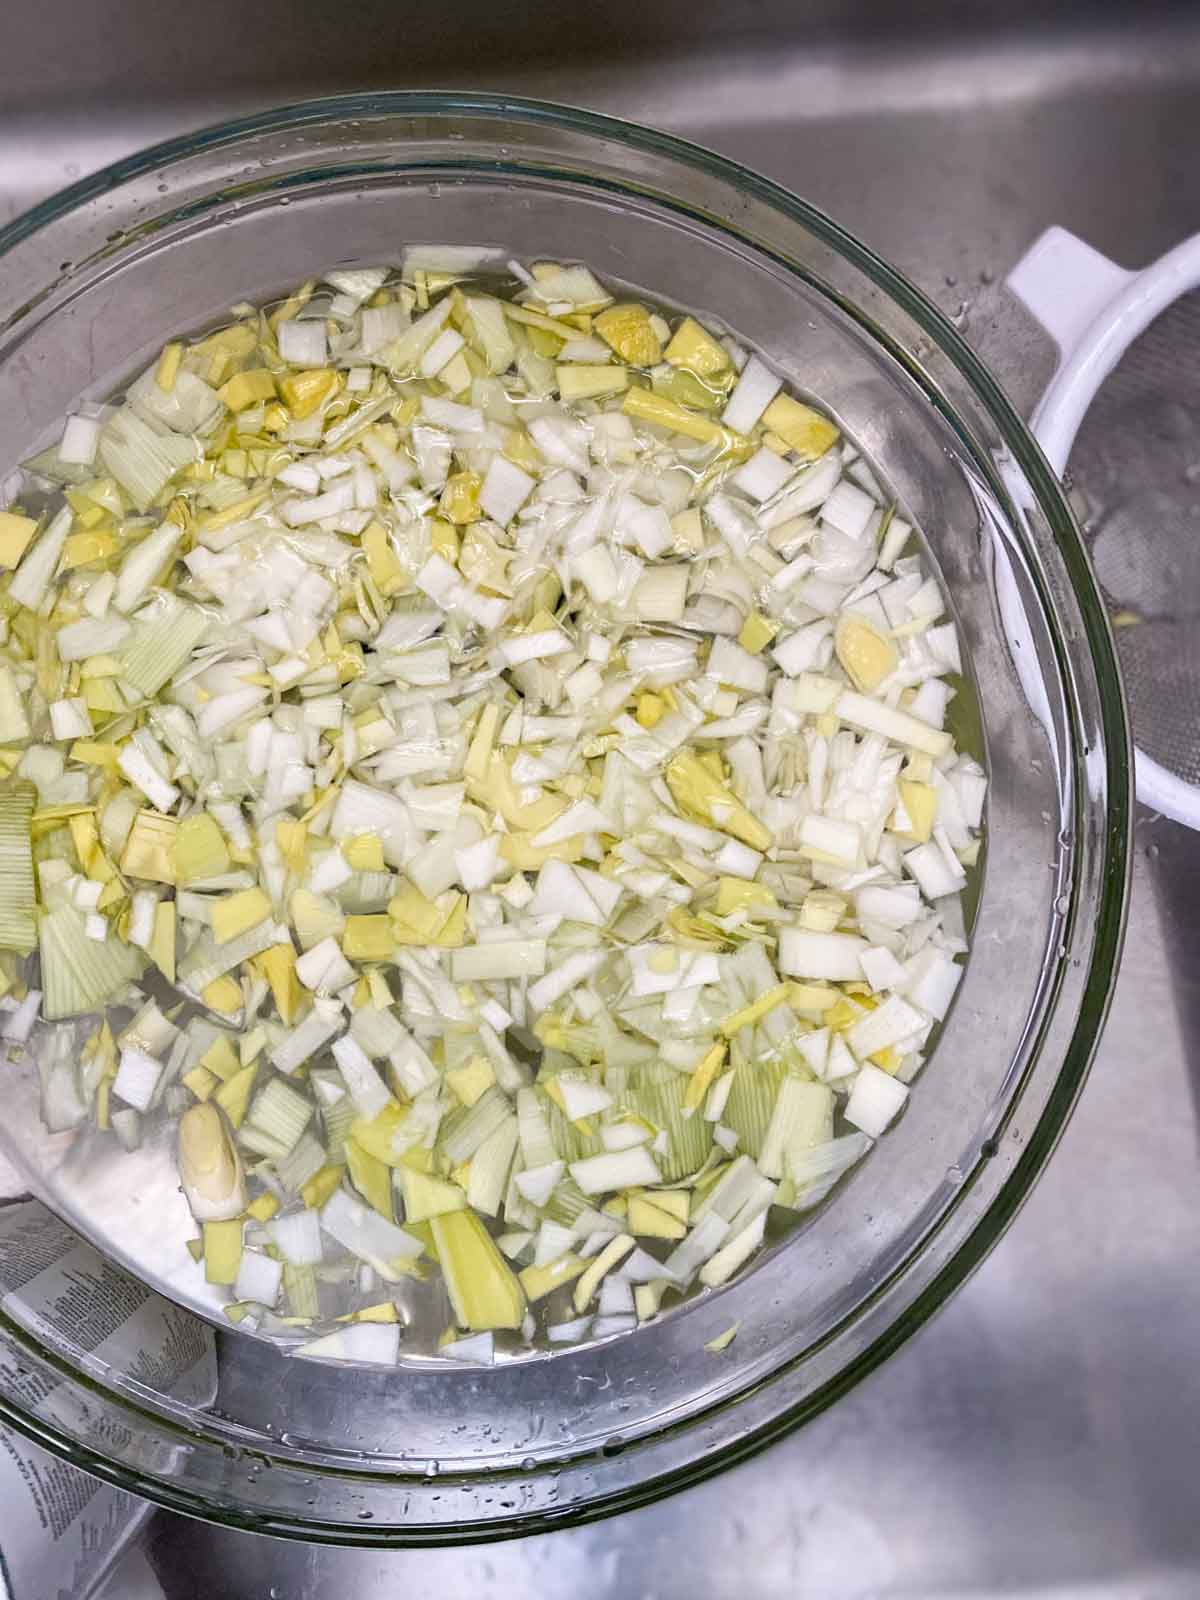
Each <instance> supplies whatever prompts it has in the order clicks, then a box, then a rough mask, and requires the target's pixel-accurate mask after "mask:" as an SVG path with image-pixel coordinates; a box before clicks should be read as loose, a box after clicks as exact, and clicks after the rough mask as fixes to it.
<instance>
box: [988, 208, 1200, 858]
mask: <svg viewBox="0 0 1200 1600" xmlns="http://www.w3.org/2000/svg"><path fill="white" fill-rule="evenodd" d="M1008 285H1009V287H1010V288H1011V289H1012V290H1013V292H1014V293H1015V294H1016V295H1017V297H1018V298H1019V299H1020V300H1021V301H1023V303H1024V304H1025V305H1026V306H1027V307H1028V308H1029V310H1030V311H1031V312H1032V313H1033V315H1034V316H1035V317H1036V318H1037V320H1038V321H1039V322H1040V323H1041V324H1042V326H1043V327H1044V328H1045V329H1046V331H1047V332H1048V333H1049V334H1050V335H1051V337H1052V338H1053V339H1054V340H1055V342H1056V343H1057V345H1058V347H1059V351H1060V355H1061V362H1060V365H1059V368H1058V370H1057V372H1056V373H1055V376H1054V378H1053V380H1052V381H1051V383H1050V386H1049V388H1048V389H1047V390H1046V393H1045V395H1044V396H1043V397H1042V400H1041V402H1040V404H1039V405H1038V407H1037V409H1036V411H1035V412H1034V415H1033V419H1032V427H1033V431H1034V433H1035V434H1036V435H1037V438H1038V440H1039V442H1040V443H1041V445H1042V448H1043V449H1044V451H1045V452H1046V455H1047V457H1048V459H1049V461H1050V464H1051V465H1052V466H1053V467H1054V469H1055V470H1056V471H1057V472H1059V473H1061V472H1062V471H1063V470H1064V468H1065V467H1066V463H1067V458H1068V456H1072V447H1073V446H1075V445H1076V436H1077V435H1078V445H1077V446H1076V448H1075V451H1074V455H1073V456H1072V461H1073V467H1074V469H1075V473H1076V477H1077V479H1078V482H1079V485H1080V487H1081V489H1082V490H1083V493H1084V496H1085V499H1086V502H1087V508H1086V534H1087V537H1088V542H1089V545H1090V548H1091V552H1092V559H1093V561H1094V563H1095V567H1096V573H1097V576H1098V578H1099V580H1100V583H1101V586H1102V587H1103V589H1104V590H1105V593H1106V595H1107V597H1108V599H1109V601H1110V604H1111V607H1112V611H1113V614H1114V620H1115V622H1116V623H1117V641H1118V648H1119V651H1120V656H1121V662H1122V666H1123V669H1124V677H1125V687H1126V691H1127V693H1128V696H1129V701H1130V706H1131V710H1132V714H1133V731H1134V737H1135V739H1136V741H1137V752H1136V754H1137V794H1138V799H1139V800H1140V801H1141V802H1142V803H1143V804H1144V805H1147V806H1150V807H1152V808H1153V809H1154V810H1156V811H1160V812H1162V813H1163V814H1164V815H1166V816H1169V817H1172V818H1173V819H1174V820H1175V821H1177V822H1182V823H1185V824H1186V825H1187V826H1188V827H1192V828H1200V381H1197V379H1196V378H1195V377H1194V376H1193V371H1192V369H1194V368H1195V366H1196V359H1195V358H1196V354H1197V352H1200V294H1194V293H1190V292H1189V291H1192V290H1195V289H1196V288H1197V285H1200V235H1198V236H1196V237H1195V238H1192V239H1188V240H1186V241H1185V242H1184V243H1183V244H1181V245H1179V246H1177V247H1176V248H1175V249H1174V250H1172V251H1170V252H1169V254H1167V255H1165V256H1163V257H1162V258H1161V259H1160V260H1158V261H1156V262H1154V263H1152V264H1151V265H1150V266H1148V267H1146V268H1144V269H1142V270H1141V271H1138V272H1128V271H1125V270H1124V269H1123V268H1121V267H1118V266H1116V265H1115V264H1114V263H1113V262H1111V261H1109V260H1107V259H1106V258H1105V257H1104V256H1102V255H1100V254H1099V253H1098V252H1097V251H1095V250H1093V249H1092V248H1091V246H1090V245H1087V244H1085V243H1084V242H1083V240H1081V239H1077V238H1076V237H1075V236H1074V235H1073V234H1070V233H1068V232H1066V231H1065V229H1062V228H1050V229H1049V230H1048V231H1047V232H1046V233H1044V234H1043V235H1042V236H1041V238H1040V239H1038V240H1037V242H1036V243H1035V244H1034V245H1033V246H1032V247H1031V249H1030V250H1029V251H1028V253H1027V254H1026V255H1025V256H1024V257H1023V258H1022V260H1021V261H1020V262H1019V263H1018V264H1017V266H1016V267H1015V268H1014V269H1013V271H1012V273H1011V274H1010V275H1009V278H1008ZM1110 375H1111V376H1110ZM1106 380H1107V381H1106ZM1093 402H1094V404H1093ZM1085 414H1086V416H1087V420H1086V423H1085V422H1084V417H1085Z"/></svg>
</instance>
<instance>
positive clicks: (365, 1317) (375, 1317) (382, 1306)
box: [354, 1300, 400, 1322]
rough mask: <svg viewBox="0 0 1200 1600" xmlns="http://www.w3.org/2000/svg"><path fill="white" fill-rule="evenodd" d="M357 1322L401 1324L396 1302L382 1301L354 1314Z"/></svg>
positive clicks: (363, 1307) (362, 1308)
mask: <svg viewBox="0 0 1200 1600" xmlns="http://www.w3.org/2000/svg"><path fill="white" fill-rule="evenodd" d="M354 1321H355V1322H399V1321H400V1313H399V1312H398V1311H397V1310H396V1302H395V1301H394V1300H380V1301H379V1302H378V1304H377V1305H373V1306H362V1307H361V1308H360V1309H359V1310H358V1311H356V1312H355V1313H354Z"/></svg>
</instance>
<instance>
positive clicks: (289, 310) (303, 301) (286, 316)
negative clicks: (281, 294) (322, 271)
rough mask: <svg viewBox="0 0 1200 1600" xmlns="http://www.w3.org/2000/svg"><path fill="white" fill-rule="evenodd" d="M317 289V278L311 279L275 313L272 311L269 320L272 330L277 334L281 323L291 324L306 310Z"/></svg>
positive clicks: (276, 309) (277, 308)
mask: <svg viewBox="0 0 1200 1600" xmlns="http://www.w3.org/2000/svg"><path fill="white" fill-rule="evenodd" d="M316 287H317V280H316V279H315V278H309V279H308V281H307V282H306V283H302V284H301V285H300V287H299V288H298V289H297V290H296V291H295V293H294V294H290V295H289V296H288V297H287V299H286V300H285V301H284V302H283V304H282V305H278V306H276V307H275V309H274V311H272V313H271V315H270V316H269V317H268V318H267V321H268V322H269V323H270V325H271V327H272V329H273V330H274V331H275V332H276V333H278V331H279V324H280V323H281V322H290V321H291V320H292V318H293V317H294V316H296V315H297V314H298V313H299V312H301V311H303V310H304V308H305V306H306V305H307V304H308V302H309V301H310V300H311V299H312V293H313V290H314V289H315V288H316Z"/></svg>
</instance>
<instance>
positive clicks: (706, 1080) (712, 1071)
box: [683, 985, 786, 1111]
mask: <svg viewBox="0 0 1200 1600" xmlns="http://www.w3.org/2000/svg"><path fill="white" fill-rule="evenodd" d="M782 987H784V988H786V985H783V986H782ZM749 1009H751V1010H752V1009H753V1007H751V1008H749ZM756 1020H757V1019H756ZM721 1031H722V1033H724V1031H725V1024H724V1023H722V1024H721ZM735 1031H736V1030H735ZM727 1049H728V1046H727V1045H725V1044H723V1043H720V1042H718V1043H717V1044H714V1045H713V1047H712V1048H711V1050H707V1051H705V1053H704V1055H703V1056H702V1057H701V1058H700V1060H699V1062H698V1063H697V1065H696V1067H695V1068H694V1070H693V1072H692V1075H691V1077H690V1078H689V1079H688V1086H687V1089H686V1090H685V1091H684V1096H683V1109H684V1111H695V1110H697V1108H698V1107H699V1106H700V1105H702V1104H703V1101H704V1096H705V1095H706V1094H707V1093H708V1091H709V1089H710V1088H711V1087H712V1081H713V1079H714V1078H715V1077H716V1075H717V1073H718V1072H719V1071H720V1069H721V1067H722V1065H723V1064H724V1061H725V1052H726V1050H727Z"/></svg>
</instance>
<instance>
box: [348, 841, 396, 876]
mask: <svg viewBox="0 0 1200 1600" xmlns="http://www.w3.org/2000/svg"><path fill="white" fill-rule="evenodd" d="M342 854H343V856H345V858H346V865H347V866H349V867H351V868H352V869H353V870H354V871H355V872H386V871H387V863H386V862H385V861H384V858H383V840H382V839H381V838H380V837H379V835H378V834H377V833H356V834H355V835H354V836H353V838H350V839H343V840H342Z"/></svg>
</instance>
